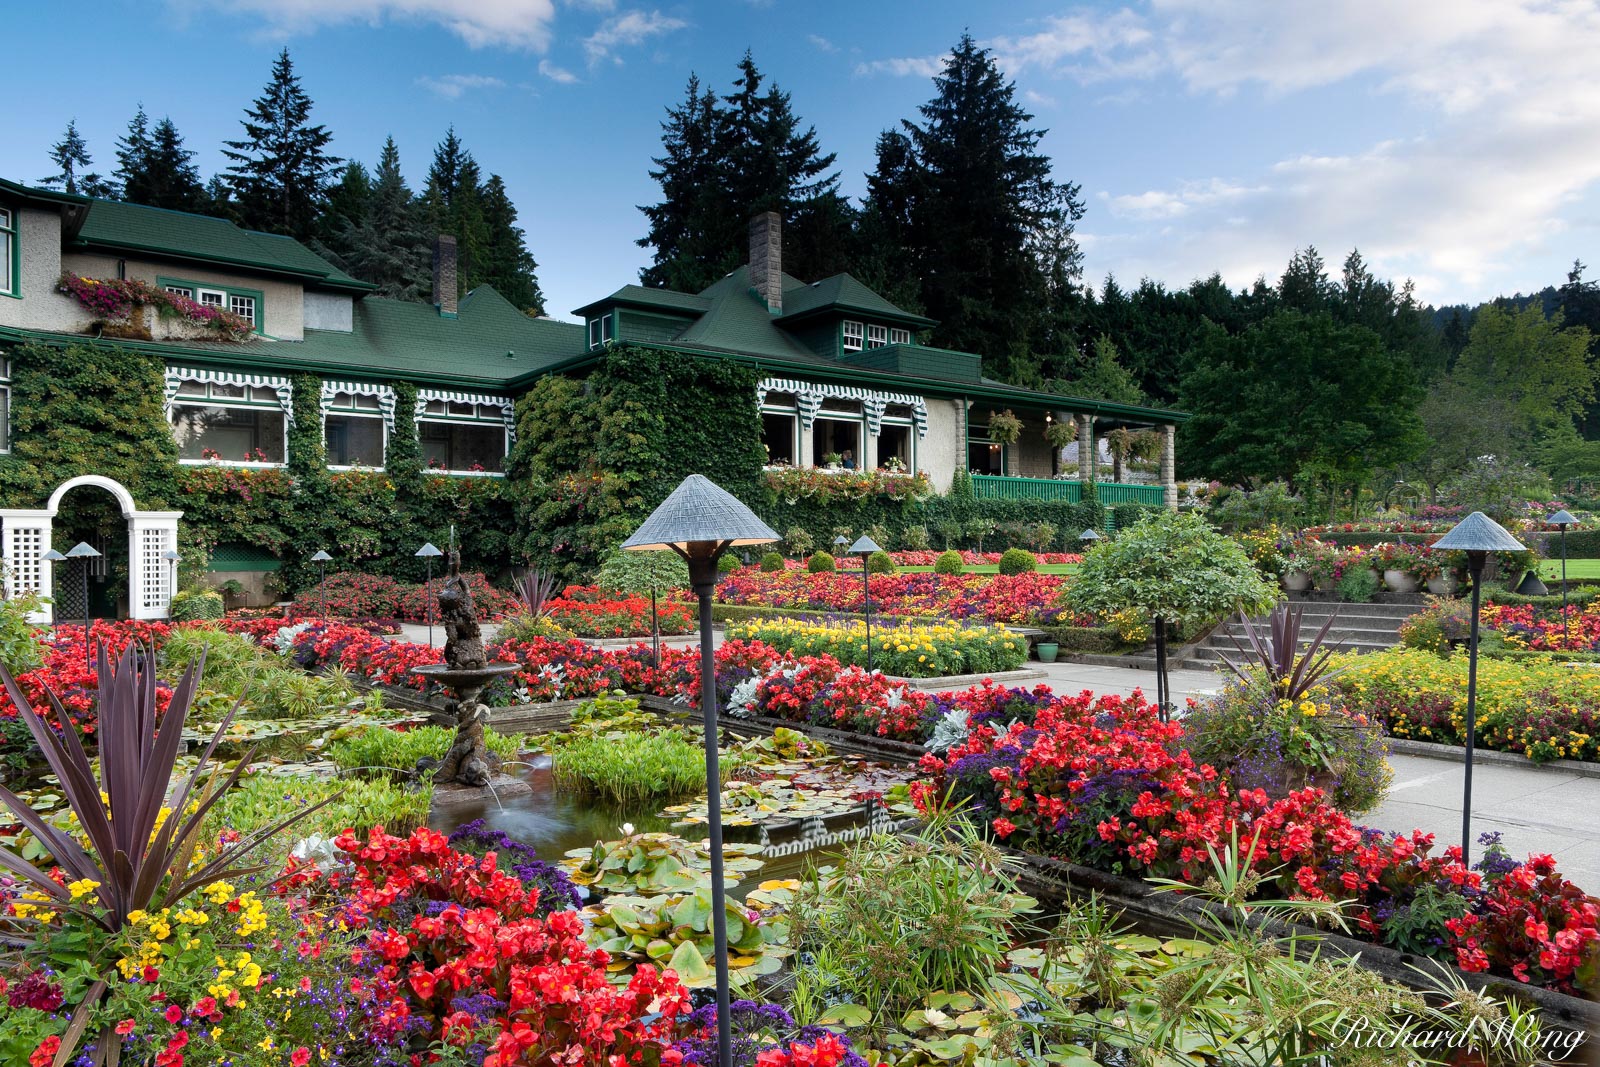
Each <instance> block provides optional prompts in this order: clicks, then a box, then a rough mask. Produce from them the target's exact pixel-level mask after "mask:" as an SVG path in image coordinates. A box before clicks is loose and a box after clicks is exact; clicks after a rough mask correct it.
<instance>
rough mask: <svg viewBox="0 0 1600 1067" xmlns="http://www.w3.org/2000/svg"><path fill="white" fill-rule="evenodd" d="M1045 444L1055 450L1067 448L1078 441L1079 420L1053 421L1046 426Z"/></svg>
mask: <svg viewBox="0 0 1600 1067" xmlns="http://www.w3.org/2000/svg"><path fill="white" fill-rule="evenodd" d="M1044 439H1045V442H1046V443H1047V444H1049V445H1051V446H1052V447H1055V448H1066V447H1067V446H1068V445H1070V444H1072V442H1074V441H1076V440H1077V439H1078V420H1076V419H1063V420H1062V421H1060V422H1056V421H1055V420H1053V419H1052V420H1051V421H1049V422H1047V423H1045V425H1044Z"/></svg>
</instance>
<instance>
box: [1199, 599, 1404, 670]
mask: <svg viewBox="0 0 1600 1067" xmlns="http://www.w3.org/2000/svg"><path fill="white" fill-rule="evenodd" d="M1291 606H1293V607H1296V608H1299V609H1301V610H1302V611H1303V612H1304V616H1303V617H1302V619H1301V622H1300V646H1301V647H1302V648H1304V647H1305V646H1306V644H1307V643H1308V642H1309V641H1310V640H1311V639H1313V638H1315V637H1316V636H1317V632H1318V631H1319V630H1321V629H1322V627H1323V624H1324V623H1326V622H1327V621H1328V617H1329V616H1330V615H1333V614H1334V613H1335V612H1337V618H1336V619H1335V620H1334V623H1333V627H1332V628H1331V629H1330V630H1329V631H1328V636H1327V638H1326V640H1325V641H1324V645H1325V647H1332V648H1335V649H1337V650H1339V651H1341V652H1382V651H1383V650H1384V649H1387V648H1393V647H1394V646H1395V645H1397V644H1399V643H1400V624H1401V623H1403V622H1405V621H1406V619H1408V618H1410V617H1411V616H1412V615H1415V614H1416V613H1417V612H1418V611H1421V610H1422V605H1421V604H1395V603H1387V604H1340V603H1336V602H1334V601H1327V600H1295V601H1292V602H1291ZM1251 621H1252V622H1254V623H1255V626H1256V629H1257V631H1258V632H1260V633H1261V635H1262V637H1263V638H1265V637H1266V634H1267V632H1268V631H1267V630H1266V621H1267V620H1266V616H1264V615H1263V616H1259V617H1257V618H1255V619H1253V620H1251ZM1234 637H1237V638H1238V640H1239V644H1240V645H1243V646H1244V648H1245V649H1246V654H1245V655H1243V656H1241V655H1240V653H1239V649H1238V648H1237V647H1235V645H1234V643H1233V640H1232V638H1234ZM1249 648H1250V640H1249V638H1248V637H1246V636H1245V627H1244V624H1243V623H1241V622H1240V621H1239V619H1238V616H1235V617H1234V618H1233V621H1231V622H1225V623H1222V624H1221V625H1219V626H1218V627H1217V628H1216V629H1215V630H1213V631H1212V633H1211V635H1210V636H1209V637H1207V638H1206V639H1205V640H1204V641H1202V642H1200V644H1198V645H1196V646H1195V647H1194V648H1193V649H1192V650H1191V651H1190V653H1189V655H1188V656H1187V657H1186V658H1185V660H1184V662H1183V666H1184V667H1187V668H1191V669H1196V670H1216V669H1218V668H1220V667H1222V666H1223V662H1222V661H1223V657H1224V656H1226V657H1227V658H1228V659H1231V660H1233V661H1234V662H1235V663H1238V662H1240V661H1241V660H1243V661H1245V662H1248V661H1249V659H1250V657H1249V655H1248V650H1249Z"/></svg>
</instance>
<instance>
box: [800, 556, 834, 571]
mask: <svg viewBox="0 0 1600 1067" xmlns="http://www.w3.org/2000/svg"><path fill="white" fill-rule="evenodd" d="M806 570H808V571H810V572H811V573H812V574H831V573H832V572H833V571H836V570H838V567H836V566H835V565H834V562H833V556H831V555H830V554H828V553H827V552H816V553H813V554H812V556H811V558H810V559H808V560H806Z"/></svg>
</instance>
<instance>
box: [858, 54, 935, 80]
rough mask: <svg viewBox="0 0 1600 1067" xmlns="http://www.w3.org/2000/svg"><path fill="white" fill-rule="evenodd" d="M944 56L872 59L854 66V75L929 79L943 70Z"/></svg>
mask: <svg viewBox="0 0 1600 1067" xmlns="http://www.w3.org/2000/svg"><path fill="white" fill-rule="evenodd" d="M944 58H945V57H944V56H942V55H939V56H908V57H905V58H902V59H874V60H871V61H869V62H865V63H857V64H856V75H857V76H858V77H859V76H862V75H867V74H891V75H893V76H895V77H897V78H903V77H905V76H906V75H915V76H916V77H919V78H931V77H933V76H934V75H935V74H938V73H939V72H940V71H941V70H943V69H944Z"/></svg>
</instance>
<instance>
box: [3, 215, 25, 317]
mask: <svg viewBox="0 0 1600 1067" xmlns="http://www.w3.org/2000/svg"><path fill="white" fill-rule="evenodd" d="M17 270H18V246H17V216H16V215H15V214H14V213H13V212H12V210H11V209H10V208H8V207H0V293H4V294H5V295H7V296H20V295H21V294H20V293H19V292H18V291H17Z"/></svg>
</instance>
